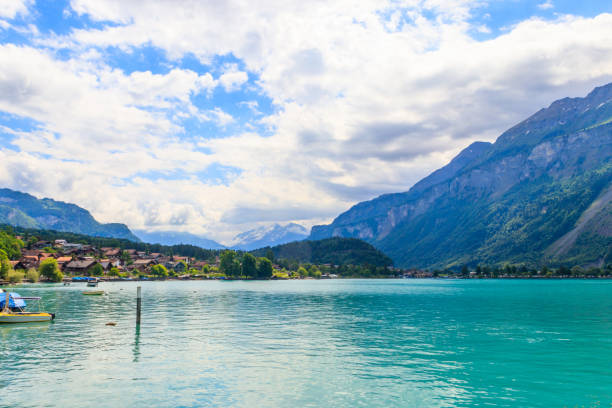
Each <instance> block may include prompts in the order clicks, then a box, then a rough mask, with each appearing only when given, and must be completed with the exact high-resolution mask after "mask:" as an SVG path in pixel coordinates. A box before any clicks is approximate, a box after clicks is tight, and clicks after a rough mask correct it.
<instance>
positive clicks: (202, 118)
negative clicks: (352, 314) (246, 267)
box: [0, 0, 612, 242]
mask: <svg viewBox="0 0 612 408" xmlns="http://www.w3.org/2000/svg"><path fill="white" fill-rule="evenodd" d="M5 3H6V5H7V6H6V7H4V3H3V7H2V8H1V11H0V140H1V141H2V143H1V147H0V184H1V185H2V186H4V187H9V188H13V189H17V190H21V191H26V192H28V193H31V194H35V195H37V196H49V197H53V198H55V199H58V200H63V201H68V202H74V203H76V204H78V205H80V206H83V207H85V208H87V209H89V210H91V212H92V214H93V215H94V216H95V217H96V218H97V219H99V220H101V221H102V222H124V223H126V224H128V225H129V226H130V227H131V228H136V229H147V230H155V229H158V230H177V231H190V232H192V233H196V234H200V235H206V236H208V237H210V238H214V239H216V240H219V241H221V242H223V241H224V240H225V241H227V240H230V239H231V238H232V237H233V236H234V235H236V233H238V232H241V231H244V230H247V229H250V228H253V227H256V226H258V225H261V224H262V223H263V224H266V223H275V222H281V223H286V222H298V223H301V224H303V225H307V226H309V225H312V224H316V223H322V222H326V221H329V220H330V219H331V218H333V217H334V216H336V215H337V214H338V213H340V212H341V211H343V210H345V209H347V208H348V207H350V205H352V204H354V203H355V202H357V201H360V200H363V199H367V198H370V197H373V196H375V195H378V194H381V193H385V192H395V191H405V190H407V189H408V188H409V187H410V186H411V185H412V184H413V183H414V182H416V181H418V180H419V179H420V178H422V177H423V176H424V175H426V174H427V173H429V172H430V171H432V170H434V169H436V168H438V167H440V166H441V165H443V164H445V163H446V162H448V160H449V159H450V158H451V157H453V156H454V155H455V154H456V153H458V152H459V151H460V150H461V149H462V148H464V147H465V146H467V145H468V144H470V143H471V142H473V141H475V140H483V141H492V140H494V139H495V138H496V137H497V136H498V135H499V134H500V133H501V132H503V131H504V130H505V129H507V128H508V127H509V126H512V125H513V124H515V123H516V122H518V121H519V120H521V119H522V118H524V117H526V116H528V115H529V114H531V113H533V112H535V111H536V110H538V109H539V108H541V107H544V106H547V105H548V104H549V103H550V102H552V101H553V100H555V99H558V98H560V97H563V96H566V95H571V96H577V95H582V94H584V93H585V92H587V91H588V90H590V89H591V88H593V87H595V86H597V85H601V84H603V83H607V82H610V81H612V43H611V42H610V41H609V39H610V38H612V14H609V11H610V10H609V8H610V6H609V5H606V4H605V2H601V4H600V5H599V6H597V5H595V6H592V7H590V9H589V10H592V9H593V8H595V9H597V10H598V12H597V13H591V14H588V15H587V14H586V13H583V14H584V15H582V14H581V13H580V10H573V9H572V10H567V11H565V12H564V11H563V10H557V9H556V7H555V4H554V3H553V2H546V4H549V5H550V6H546V7H541V5H542V2H541V1H540V2H537V1H535V2H533V4H530V7H531V9H532V10H533V11H532V12H530V13H528V14H525V15H522V16H518V17H517V19H516V20H515V21H510V22H508V21H506V20H502V19H501V18H498V15H502V14H504V13H501V12H499V10H498V9H495V10H497V14H496V12H495V10H493V9H492V7H493V5H491V4H488V3H487V2H473V1H469V2H468V1H461V0H447V1H445V0H407V1H400V2H397V1H389V2H380V1H361V2H358V3H355V2H348V1H334V2H328V1H313V2H307V3H304V2H298V1H286V2H283V3H282V4H278V2H268V1H259V2H251V3H245V2H237V1H227V2H218V1H202V2H192V1H178V0H173V1H169V0H154V1H148V2H141V1H126V0H122V1H118V0H117V1H115V0H95V1H94V0H72V1H70V2H65V3H64V2H56V3H54V5H52V6H50V5H47V6H45V7H46V8H44V9H43V8H40V7H37V6H36V4H35V3H34V2H32V1H15V0H10V1H5ZM509 3H513V2H509ZM514 3H516V2H514ZM512 6H513V5H512V4H509V5H508V7H512ZM505 14H507V13H505Z"/></svg>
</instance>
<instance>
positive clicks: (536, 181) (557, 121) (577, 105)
mask: <svg viewBox="0 0 612 408" xmlns="http://www.w3.org/2000/svg"><path fill="white" fill-rule="evenodd" d="M334 236H340V237H355V238H361V239H364V240H366V241H368V242H370V243H372V244H373V245H374V246H376V247H377V248H379V249H381V250H382V251H384V252H385V253H386V254H387V255H389V256H390V257H391V258H392V259H393V260H394V261H395V263H396V265H398V266H402V267H412V266H415V267H427V268H444V267H457V266H460V265H463V264H468V265H476V264H478V263H483V264H501V263H505V262H509V263H516V264H519V263H524V264H530V265H541V264H544V263H550V264H558V265H574V264H579V265H601V264H604V263H609V262H612V84H608V85H606V86H602V87H599V88H596V89H594V90H593V91H592V92H591V93H589V94H588V95H587V96H586V97H584V98H564V99H561V100H558V101H556V102H553V103H552V104H551V105H550V106H549V107H548V108H546V109H541V110H540V111H538V112H537V113H535V114H534V115H533V116H531V117H529V118H528V119H527V120H525V121H523V122H521V123H519V124H518V125H516V126H514V127H512V128H511V129H509V130H507V131H506V132H504V133H503V134H502V135H501V136H500V137H499V138H498V139H497V141H496V142H495V143H493V144H489V143H480V142H477V143H474V144H472V145H470V146H469V147H468V148H466V149H465V150H463V151H462V152H461V153H460V154H459V155H458V156H457V157H456V158H454V159H453V160H452V161H451V162H450V163H449V164H448V165H446V166H444V167H443V168H441V169H439V170H437V171H435V172H434V173H432V174H431V175H429V176H428V177H426V178H424V179H423V180H421V181H420V182H419V183H417V184H415V185H414V186H413V187H412V188H411V189H410V190H409V191H407V192H403V193H397V194H387V195H383V196H380V197H378V198H375V199H373V200H371V201H367V202H362V203H359V204H357V205H355V206H353V207H352V208H351V209H349V210H348V211H346V212H345V213H343V214H341V215H340V216H338V217H337V218H336V219H335V220H334V221H333V222H332V223H331V224H330V225H323V226H315V227H313V228H312V231H311V235H310V237H309V239H322V238H327V237H334Z"/></svg>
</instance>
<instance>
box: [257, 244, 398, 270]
mask: <svg viewBox="0 0 612 408" xmlns="http://www.w3.org/2000/svg"><path fill="white" fill-rule="evenodd" d="M269 251H272V253H273V254H274V258H275V259H287V260H294V261H298V262H301V263H313V264H332V265H372V266H390V265H393V261H392V260H391V259H390V258H389V257H388V256H386V255H385V254H383V253H382V252H381V251H379V250H377V249H376V248H374V247H373V246H372V245H370V244H368V243H367V242H364V241H361V240H359V239H354V238H329V239H323V240H319V241H297V242H290V243H288V244H283V245H278V246H274V247H265V248H261V249H258V250H255V251H253V252H252V253H253V254H254V255H255V256H266V254H268V252H269Z"/></svg>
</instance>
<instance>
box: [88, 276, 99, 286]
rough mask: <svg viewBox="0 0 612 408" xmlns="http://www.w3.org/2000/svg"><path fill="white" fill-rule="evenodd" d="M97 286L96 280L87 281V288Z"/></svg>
mask: <svg viewBox="0 0 612 408" xmlns="http://www.w3.org/2000/svg"><path fill="white" fill-rule="evenodd" d="M97 286H98V279H97V278H93V279H91V280H88V281H87V287H90V288H95V287H97Z"/></svg>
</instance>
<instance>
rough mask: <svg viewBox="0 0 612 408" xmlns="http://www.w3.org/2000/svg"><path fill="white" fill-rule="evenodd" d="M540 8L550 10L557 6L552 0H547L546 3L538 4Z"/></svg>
mask: <svg viewBox="0 0 612 408" xmlns="http://www.w3.org/2000/svg"><path fill="white" fill-rule="evenodd" d="M538 8H539V9H540V10H550V9H553V8H555V5H554V4H553V2H552V0H546V1H545V2H544V3H540V4H538Z"/></svg>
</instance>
